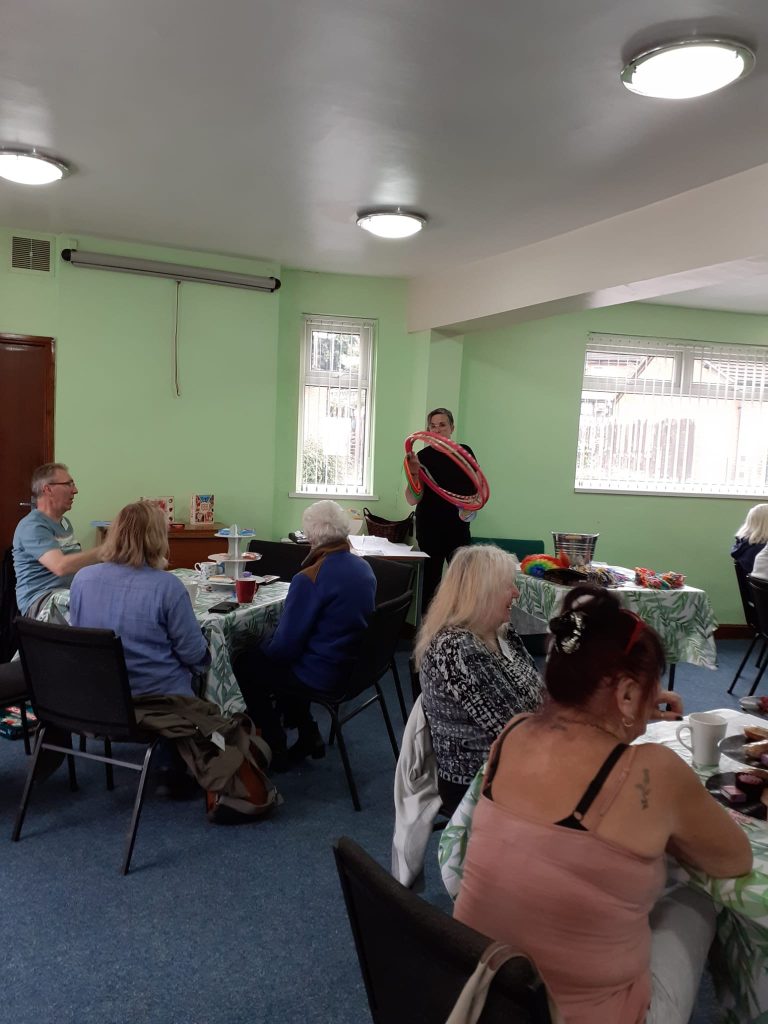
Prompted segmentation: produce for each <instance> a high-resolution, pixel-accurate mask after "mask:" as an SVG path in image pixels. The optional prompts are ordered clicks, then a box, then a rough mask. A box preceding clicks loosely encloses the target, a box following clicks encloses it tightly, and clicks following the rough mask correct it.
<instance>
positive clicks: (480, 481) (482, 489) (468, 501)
mask: <svg viewBox="0 0 768 1024" xmlns="http://www.w3.org/2000/svg"><path fill="white" fill-rule="evenodd" d="M416 441H424V442H426V443H427V444H429V445H431V447H432V448H437V450H438V451H439V452H442V453H443V454H444V455H447V456H448V458H449V459H450V460H451V461H452V462H454V463H455V464H456V465H457V466H458V467H459V469H461V470H462V472H464V473H466V475H467V476H468V477H469V479H470V480H471V481H472V484H473V486H474V487H475V493H474V494H472V495H466V494H454V493H453V491H446V490H445V488H443V487H441V486H440V485H439V484H438V483H437V482H436V481H435V480H434V479H433V477H432V476H431V474H430V473H428V472H427V470H426V469H425V468H424V467H423V466H420V467H419V481H421V480H423V481H424V483H425V484H426V485H427V487H429V488H431V489H432V490H433V491H434V492H435V494H439V495H440V497H441V498H445V500H446V501H448V502H450V503H451V505H455V506H456V507H457V508H463V509H464V510H465V511H467V512H477V511H479V510H480V509H481V508H482V507H483V505H485V504H486V502H487V501H488V499H489V498H490V496H491V491H490V488H489V487H488V481H487V480H486V479H485V475H484V474H483V471H482V469H480V467H479V466H478V464H477V461H476V460H475V459H474V458H473V457H472V456H471V455H470V454H469V452H468V451H467V450H466V449H465V448H462V447H461V445H460V444H458V443H457V442H456V441H452V440H451V439H450V438H448V437H442V436H441V435H440V434H433V433H432V432H431V431H429V430H417V431H416V433H415V434H410V435H409V436H408V437H406V439H405V453H406V455H410V454H411V452H412V451H413V445H414V443H415V442H416ZM404 465H405V472H406V476H407V477H408V482H409V483H410V485H411V487H412V488H413V489H414V491H416V492H417V493H418V490H420V488H416V487H414V486H413V485H414V482H415V481H413V480H412V478H411V474H410V472H409V471H408V460H407V459H405V460H404Z"/></svg>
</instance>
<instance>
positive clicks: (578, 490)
mask: <svg viewBox="0 0 768 1024" xmlns="http://www.w3.org/2000/svg"><path fill="white" fill-rule="evenodd" d="M573 493H574V494H620V495H622V496H624V497H633V498H710V499H711V498H724V499H725V500H727V501H765V500H766V495H765V494H715V493H712V492H707V493H704V492H703V491H640V490H638V491H630V490H621V489H619V488H615V487H611V488H608V487H574V489H573Z"/></svg>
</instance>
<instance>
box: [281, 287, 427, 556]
mask: <svg viewBox="0 0 768 1024" xmlns="http://www.w3.org/2000/svg"><path fill="white" fill-rule="evenodd" d="M282 281H283V287H282V289H281V291H280V344H279V359H278V396H279V400H278V408H277V429H276V459H275V465H276V471H275V511H274V523H275V536H280V535H281V534H282V535H283V536H285V534H286V533H287V532H288V531H289V530H292V529H297V528H298V527H299V526H300V524H301V513H302V512H303V510H304V509H305V508H306V506H307V505H308V504H310V503H311V501H312V500H313V499H311V498H291V497H289V494H290V493H291V492H295V490H296V437H297V432H298V400H299V381H298V378H299V356H300V346H301V330H302V316H303V315H304V314H318V315H329V316H334V315H335V316H352V317H370V318H372V319H375V320H377V322H378V327H377V333H376V396H375V403H374V433H373V451H374V481H373V493H374V494H376V495H377V497H378V501H376V502H364V501H359V500H349V501H343V502H342V504H344V505H345V506H347V507H356V508H361V507H362V506H363V505H364V504H368V505H370V506H371V511H372V512H375V513H376V514H377V515H382V516H385V517H386V518H389V519H393V518H400V517H404V516H405V515H406V514H407V506H406V503H405V499H404V497H403V491H404V489H405V474H404V472H403V465H402V453H403V440H404V438H405V437H406V435H407V434H409V433H411V432H412V431H414V430H418V429H421V427H422V425H423V422H424V411H425V406H424V400H425V399H424V396H425V389H426V383H427V378H428V374H429V336H428V334H427V333H423V334H414V335H409V334H408V333H407V332H406V328H405V288H406V285H405V282H404V281H401V280H397V279H392V278H372V277H355V276H350V275H341V274H315V273H310V272H307V271H297V270H284V271H283V273H282Z"/></svg>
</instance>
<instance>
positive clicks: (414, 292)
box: [408, 164, 768, 333]
mask: <svg viewBox="0 0 768 1024" xmlns="http://www.w3.org/2000/svg"><path fill="white" fill-rule="evenodd" d="M766 254H768V164H762V165H760V166H759V167H753V168H751V169H750V170H748V171H743V172H742V173H740V174H734V175H731V176H730V177H728V178H722V179H720V180H719V181H714V182H711V183H710V184H708V185H702V186H701V187H699V188H695V189H691V190H690V191H688V192H682V193H680V194H679V195H676V196H672V197H671V198H669V199H664V200H661V201H660V202H657V203H652V204H650V205H649V206H644V207H641V208H639V209H637V210H632V211H631V212H630V213H625V214H621V215H619V216H617V217H611V218H610V219H608V220H603V221H599V222H597V223H595V224H590V225H588V226H587V227H584V228H579V229H577V230H575V231H569V232H567V233H566V234H563V235H558V236H556V237H554V238H549V239H547V240H546V241H543V242H537V243H536V244H534V245H528V246H524V247H522V248H520V249H515V250H513V251H511V252H506V253H502V254H500V255H498V256H493V257H489V258H488V259H484V260H478V261H476V262H473V263H468V264H465V265H464V266H460V267H457V268H455V269H453V270H450V271H445V272H442V273H439V274H434V275H427V276H423V277H417V278H414V279H413V280H412V281H411V282H410V285H409V291H408V330H409V331H422V330H442V331H448V332H452V333H466V332H468V331H475V330H481V329H485V328H488V327H499V326H504V325H505V324H511V323H519V322H521V321H523V320H532V319H538V318H540V317H545V316H554V315H557V314H559V313H568V312H574V311H576V310H582V309H594V308H598V307H602V306H610V305H615V304H617V303H622V302H631V301H639V300H641V299H649V298H654V297H656V296H658V295H663V294H671V293H672V292H679V291H683V290H687V289H692V288H699V287H703V286H705V285H708V284H713V283H719V282H721V281H727V280H729V279H732V277H733V274H734V273H735V272H739V273H748V274H750V275H751V274H753V273H765V270H766V266H765V262H764V257H765V256H766Z"/></svg>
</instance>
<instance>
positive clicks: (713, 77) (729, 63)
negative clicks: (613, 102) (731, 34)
mask: <svg viewBox="0 0 768 1024" xmlns="http://www.w3.org/2000/svg"><path fill="white" fill-rule="evenodd" d="M754 66H755V54H754V52H753V51H752V50H751V49H750V48H749V47H748V46H746V45H745V44H744V43H737V42H735V41H734V40H733V39H680V40H678V41H676V42H674V43H667V44H666V45H665V46H657V47H655V49H653V50H646V51H645V53H641V54H638V56H637V57H634V58H633V59H632V60H631V61H630V62H629V63H628V64H627V65H626V67H625V68H624V70H623V71H622V72H621V80H622V82H623V83H624V85H626V87H627V88H628V89H629V90H630V92H636V93H639V95H641V96H654V97H658V98H660V99H670V100H686V99H691V98H692V97H694V96H706V94H707V93H710V92H716V91H717V90H718V89H723V88H725V86H726V85H730V84H731V83H732V82H736V81H738V79H740V78H744V77H745V76H746V75H748V74H749V72H750V71H751V70H752V68H753V67H754Z"/></svg>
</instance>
